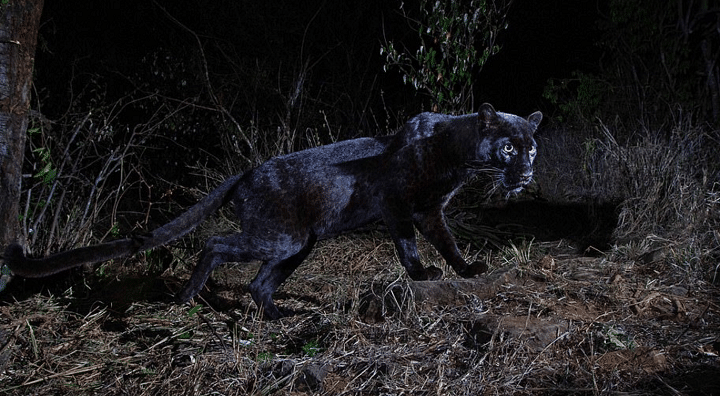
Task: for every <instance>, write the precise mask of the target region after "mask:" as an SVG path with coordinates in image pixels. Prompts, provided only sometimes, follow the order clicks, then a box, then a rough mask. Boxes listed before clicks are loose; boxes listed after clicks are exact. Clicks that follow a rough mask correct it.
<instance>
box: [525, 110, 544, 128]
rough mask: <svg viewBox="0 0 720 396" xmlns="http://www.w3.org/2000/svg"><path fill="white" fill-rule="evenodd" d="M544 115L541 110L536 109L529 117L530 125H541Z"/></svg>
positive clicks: (534, 126) (535, 126)
mask: <svg viewBox="0 0 720 396" xmlns="http://www.w3.org/2000/svg"><path fill="white" fill-rule="evenodd" d="M542 119H543V115H542V113H541V112H539V111H536V112H534V113H532V114H530V115H529V116H528V118H527V120H528V122H529V123H530V125H532V126H533V129H537V127H538V125H540V121H542Z"/></svg>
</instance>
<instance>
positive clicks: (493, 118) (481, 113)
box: [478, 103, 498, 127]
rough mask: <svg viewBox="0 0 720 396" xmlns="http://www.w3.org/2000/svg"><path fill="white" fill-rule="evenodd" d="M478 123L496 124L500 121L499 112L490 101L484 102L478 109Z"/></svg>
mask: <svg viewBox="0 0 720 396" xmlns="http://www.w3.org/2000/svg"><path fill="white" fill-rule="evenodd" d="M478 123H480V124H483V126H484V127H489V126H490V125H496V124H497V123H498V113H497V111H495V108H494V107H492V105H491V104H490V103H483V104H482V105H480V108H479V109H478Z"/></svg>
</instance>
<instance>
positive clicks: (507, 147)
mask: <svg viewBox="0 0 720 396" xmlns="http://www.w3.org/2000/svg"><path fill="white" fill-rule="evenodd" d="M513 150H515V148H514V147H513V145H512V144H510V143H505V146H503V152H504V153H505V154H510V153H512V152H513Z"/></svg>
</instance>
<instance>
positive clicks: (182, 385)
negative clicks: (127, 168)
mask: <svg viewBox="0 0 720 396" xmlns="http://www.w3.org/2000/svg"><path fill="white" fill-rule="evenodd" d="M598 131H599V134H598V135H597V136H595V137H593V138H581V137H578V136H576V137H574V138H573V137H572V136H569V135H562V134H558V135H557V136H554V137H552V140H547V141H545V142H544V143H545V144H544V145H543V146H542V147H541V150H545V151H544V152H543V153H544V159H542V160H541V163H540V164H539V165H538V179H539V180H540V184H541V185H542V188H543V190H542V194H543V195H544V196H545V197H548V198H550V199H551V200H553V201H555V202H568V201H569V202H578V201H580V202H583V201H588V200H594V199H595V200H619V202H620V207H619V208H620V210H621V212H620V223H619V227H618V229H617V230H616V234H615V236H616V237H617V243H616V245H615V247H614V248H613V249H612V250H611V251H609V252H605V253H602V254H600V255H599V256H598V257H583V256H581V255H579V254H577V247H576V246H574V245H573V243H572V242H568V241H567V240H555V241H541V240H532V241H531V240H530V239H526V240H524V241H522V240H520V241H517V240H516V241H514V242H513V244H511V245H509V246H508V247H506V248H504V249H498V250H496V251H477V250H475V249H474V248H472V247H467V246H465V244H464V243H462V244H461V245H463V246H461V248H462V249H463V250H464V253H465V255H466V257H467V258H468V260H478V259H479V260H485V261H486V262H488V264H489V265H490V268H491V273H489V274H488V275H486V276H483V277H482V278H481V279H477V280H472V281H467V280H460V279H457V277H455V275H454V273H453V272H452V270H450V269H449V268H446V267H445V266H444V263H443V261H442V260H441V259H440V258H439V257H438V255H437V253H436V252H435V251H434V249H432V248H431V247H430V246H429V245H428V244H427V243H425V242H422V243H421V245H420V250H421V256H422V259H423V262H424V263H426V264H428V265H429V264H434V265H438V266H440V267H442V268H443V269H444V271H445V273H446V278H447V279H446V281H440V282H410V281H409V280H408V279H407V277H406V275H405V273H404V271H403V270H402V268H401V267H400V265H399V264H398V263H397V260H396V258H395V252H394V248H393V245H392V243H391V242H390V240H389V238H388V237H387V234H386V233H385V232H382V231H377V230H368V231H364V232H362V233H357V234H352V235H346V236H342V237H339V238H336V239H333V240H329V241H322V242H321V243H319V245H318V247H317V248H316V249H315V250H314V252H313V254H312V255H311V257H310V258H309V259H308V261H307V262H306V263H305V264H304V265H303V266H301V267H300V269H299V270H298V271H297V272H296V273H295V274H293V276H292V277H291V278H290V279H289V280H288V281H287V282H286V283H285V284H284V285H283V286H282V287H281V289H280V290H279V291H278V293H277V295H276V299H277V301H278V304H279V306H280V307H281V308H283V309H288V310H292V311H293V312H294V315H292V316H290V317H287V318H284V319H281V320H278V321H273V322H267V321H263V320H260V319H259V318H258V311H257V309H256V307H255V305H254V303H253V302H252V300H251V299H250V297H249V294H248V293H247V292H246V290H245V287H246V286H245V285H246V284H247V282H248V281H249V280H250V279H252V277H253V276H254V273H255V271H256V269H257V263H250V264H241V265H233V264H230V265H226V266H224V267H222V268H220V269H218V270H216V271H215V273H214V274H213V276H212V279H211V281H210V282H209V283H208V286H207V288H206V290H205V292H203V293H202V294H201V296H200V297H199V298H197V299H196V302H197V303H198V305H195V306H190V305H183V306H178V305H174V304H173V303H171V302H170V296H171V295H172V292H173V291H176V290H178V289H179V287H180V283H181V282H182V280H183V279H186V278H187V276H188V271H189V268H190V266H191V264H192V263H193V262H194V259H195V256H196V255H197V252H198V251H199V249H200V245H201V242H199V241H200V240H202V239H203V236H206V235H210V234H215V233H217V232H218V231H220V232H224V231H227V230H229V229H232V228H233V226H232V225H230V223H231V222H230V221H229V220H228V219H227V216H225V215H221V216H219V217H218V218H216V219H214V220H213V221H211V222H210V223H209V224H208V225H206V226H205V228H203V229H200V230H199V231H198V232H197V234H196V237H195V238H188V239H186V240H184V241H182V242H179V243H177V244H175V245H173V246H171V247H170V248H168V249H169V250H168V253H172V254H168V256H171V259H170V260H169V261H168V262H164V263H162V264H155V266H156V267H159V268H160V270H158V271H155V273H156V275H151V274H152V273H153V272H152V271H147V270H145V269H143V268H146V267H147V266H148V265H149V264H153V262H154V261H163V256H162V255H161V254H160V253H157V255H156V256H155V255H149V256H144V257H138V258H136V259H133V260H129V261H128V262H126V263H125V265H118V263H114V264H110V265H103V266H101V267H98V268H100V269H101V270H99V271H96V273H95V275H94V276H86V277H77V276H74V277H73V276H71V277H66V278H63V279H62V281H61V282H60V283H58V285H65V286H64V287H61V286H50V287H49V288H50V291H47V290H45V291H43V292H41V293H38V292H35V291H28V290H32V288H31V287H30V286H28V287H27V290H26V288H25V287H24V283H22V281H17V280H16V281H14V282H13V283H12V284H10V286H9V289H8V290H7V291H5V292H4V293H3V294H2V295H0V297H2V298H3V301H2V303H1V304H0V394H12V395H14V394H17V395H25V394H69V395H84V394H100V395H111V394H122V395H150V394H153V395H154V394H178V395H180V394H183V395H185V394H188V395H205V394H222V395H269V394H276V395H308V394H320V395H410V394H412V395H431V394H433V395H435V394H438V395H505V394H514V395H534V394H597V395H600V394H631V395H644V394H648V395H651V394H653V395H655V394H661V395H695V394H699V395H703V394H707V395H711V394H718V393H720V379H718V378H720V377H719V376H718V372H719V371H720V361H719V359H720V358H718V352H720V338H719V337H718V334H720V302H719V300H718V296H719V293H718V289H717V286H716V285H717V276H718V274H717V272H718V264H717V262H718V258H719V256H720V254H719V252H718V249H719V247H720V243H719V242H720V241H719V239H720V235H719V234H718V231H717V230H718V225H719V224H720V221H719V220H720V205H719V204H720V199H719V197H718V192H717V185H716V183H717V182H718V180H717V177H718V175H720V173H718V172H719V170H718V164H717V161H716V160H712V158H715V157H712V156H711V154H712V153H717V151H718V150H717V142H718V139H715V140H713V138H712V134H708V133H706V132H704V131H702V130H700V129H693V130H692V131H686V132H687V133H685V134H681V133H679V132H680V131H676V132H677V133H676V132H673V134H670V135H669V136H668V137H666V138H665V139H666V140H662V139H660V138H659V137H654V138H652V139H651V138H649V137H648V138H643V139H639V140H636V141H634V142H631V143H629V142H625V143H618V142H616V141H615V140H614V139H613V137H612V134H610V133H609V130H608V129H607V128H606V129H602V126H601V129H599V130H598ZM715 133H716V132H715ZM546 138H548V136H547V135H546ZM713 155H716V154H713ZM573 170H574V171H573ZM209 177H210V176H209ZM211 178H212V177H211ZM465 220H466V219H463V222H465ZM463 222H460V223H458V224H461V223H463ZM464 231H465V232H468V233H473V231H472V230H469V231H468V229H464ZM486 231H487V230H485V231H483V232H486ZM503 238H505V235H503ZM474 246H477V245H474ZM156 251H157V250H156ZM153 254H155V252H153ZM161 270H164V272H162V271H161ZM148 272H149V273H150V275H147V273H148ZM161 272H162V273H161ZM139 273H146V275H144V276H142V277H137V274H139ZM98 274H100V275H98Z"/></svg>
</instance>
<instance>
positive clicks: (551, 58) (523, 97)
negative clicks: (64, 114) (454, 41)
mask: <svg viewBox="0 0 720 396" xmlns="http://www.w3.org/2000/svg"><path fill="white" fill-rule="evenodd" d="M159 3H160V4H164V3H167V4H164V5H163V6H166V7H167V8H166V9H167V11H168V12H169V13H170V14H172V15H173V16H174V17H176V18H177V19H178V20H180V21H181V22H182V23H183V24H185V25H187V26H188V27H189V28H191V29H193V30H194V31H195V32H196V33H197V34H198V35H199V36H200V37H201V39H202V40H203V42H204V43H207V42H208V41H211V40H217V41H219V42H228V43H232V44H233V45H234V46H235V48H239V49H241V50H239V51H238V52H237V53H236V54H233V55H232V56H234V57H235V58H234V59H237V62H238V63H243V62H245V63H248V64H253V63H254V64H257V63H258V62H259V63H260V64H262V63H263V62H265V60H267V59H296V60H297V59H300V57H301V56H302V57H303V58H305V59H311V60H313V61H315V62H317V63H315V64H314V69H313V75H312V78H314V79H318V80H322V79H323V77H324V76H326V75H328V73H330V72H331V71H332V70H337V69H342V68H344V67H348V65H353V66H352V67H355V68H356V70H353V71H352V72H353V73H364V74H365V76H364V77H362V78H364V79H368V78H369V77H367V76H376V78H377V81H379V86H376V88H381V89H382V90H383V92H385V95H386V98H385V99H386V100H390V101H391V103H390V104H389V105H390V106H403V105H406V104H407V103H408V102H407V101H405V100H403V98H402V96H403V95H407V94H408V92H411V91H409V90H408V89H407V87H402V86H401V83H400V79H399V77H398V76H397V75H392V74H386V73H383V71H382V58H381V57H380V55H379V46H380V40H381V37H382V34H383V32H384V34H386V35H390V36H391V37H393V38H398V37H397V36H396V35H400V34H407V33H408V32H407V30H406V26H405V25H404V24H403V21H402V18H401V17H400V16H399V15H398V13H397V6H398V4H399V3H398V4H396V2H385V1H381V0H376V1H369V2H362V3H359V4H358V5H357V6H354V5H352V4H348V3H342V4H335V3H333V2H320V1H315V2H312V1H308V2H302V6H298V5H293V4H286V3H294V2H281V1H271V2H266V3H262V5H260V4H256V3H255V2H251V1H239V2H223V1H213V2H200V3H198V2H189V1H159ZM229 4H232V5H229ZM597 18H598V11H597V9H596V4H595V3H594V2H578V1H575V0H548V1H542V2H537V1H533V0H518V1H515V3H514V5H513V8H512V9H511V13H510V15H509V29H508V30H507V31H506V32H505V33H504V34H503V35H502V36H501V45H502V50H501V51H500V53H499V54H497V55H495V56H494V57H493V58H491V60H490V61H489V62H488V64H486V66H485V68H484V70H483V72H482V73H481V75H480V76H478V79H477V81H478V84H477V85H478V88H477V93H476V97H477V98H479V101H489V102H491V103H493V104H494V105H495V106H496V108H498V109H501V110H504V111H510V112H517V113H529V112H530V111H533V110H535V109H538V108H541V109H542V110H545V111H548V110H549V109H548V108H547V106H548V105H547V104H546V103H543V100H542V89H543V86H544V85H545V84H546V82H547V80H548V79H549V78H563V77H568V76H569V75H570V73H571V72H572V71H573V70H576V69H583V70H592V69H593V67H596V65H597V59H598V57H599V54H598V52H597V50H596V47H594V46H593V44H592V43H593V40H594V39H596V37H595V21H596V19H597ZM43 20H44V22H43V25H42V28H41V31H40V40H39V47H38V55H37V63H36V75H37V80H36V85H37V86H38V87H39V88H40V89H42V90H44V91H43V92H44V93H45V95H46V96H49V97H51V98H53V100H55V101H57V103H60V102H62V100H63V99H62V98H63V97H64V96H65V97H67V96H68V95H69V94H68V86H69V81H70V80H71V79H73V81H75V80H78V79H79V78H78V76H82V75H85V74H88V73H98V74H105V75H110V76H111V75H113V74H115V75H130V74H132V73H133V70H137V69H138V67H139V66H138V62H139V60H140V59H142V58H143V56H146V55H147V54H149V53H152V52H153V51H155V50H157V49H158V48H163V49H165V50H168V51H171V52H173V51H174V53H182V51H195V50H196V48H197V47H196V45H195V42H194V38H192V37H191V36H190V35H189V34H187V32H185V31H183V30H182V29H181V28H180V27H178V25H177V24H175V23H173V22H172V21H170V20H169V18H168V16H167V15H166V14H165V13H164V12H163V11H162V10H161V9H160V8H159V7H158V6H157V5H156V4H154V3H152V2H147V1H139V0H129V1H125V2H94V1H88V0H74V1H62V2H46V3H45V9H44V16H43ZM403 32H404V33H403ZM303 38H304V41H303ZM399 38H400V39H402V37H399ZM345 48H352V50H344V49H345ZM289 49H290V50H292V49H294V50H295V51H296V52H295V54H282V53H280V52H289ZM301 49H302V55H300V51H301ZM209 66H210V68H211V72H213V71H217V72H218V73H222V72H223V66H222V65H219V64H218V65H215V64H213V63H212V62H210V65H209ZM293 66H294V65H287V63H285V66H284V67H285V68H286V69H291V68H292V67H293ZM273 67H276V70H270V71H269V72H272V73H277V72H278V71H277V68H279V67H280V66H277V65H273ZM80 79H81V78H80ZM109 79H110V80H112V77H110V78H109ZM358 79H360V77H358ZM116 83H117V85H113V83H112V82H111V83H109V84H110V87H111V88H110V89H111V90H113V89H114V90H118V91H122V90H126V89H130V86H124V85H123V83H122V79H118V80H116ZM389 92H390V93H389ZM392 92H395V93H398V99H397V100H396V101H393V100H392V98H393V95H392V94H391V93H392ZM349 94H351V93H349ZM376 96H379V94H378V95H376ZM45 102H47V100H45ZM476 102H478V100H476ZM61 107H63V106H61ZM420 110H421V109H420V108H410V109H405V113H406V114H412V113H415V112H418V111H420ZM44 111H46V112H52V106H51V105H45V109H44ZM58 111H60V110H58Z"/></svg>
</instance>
